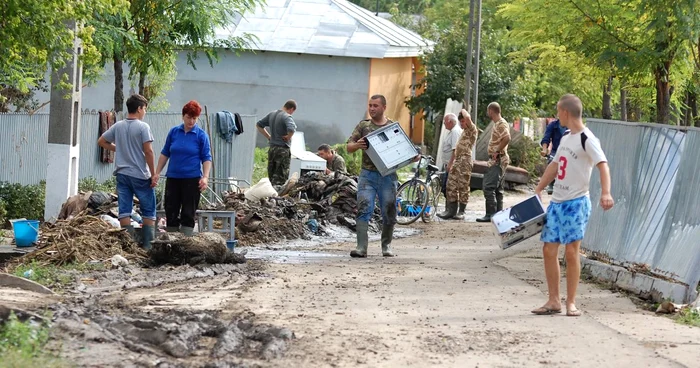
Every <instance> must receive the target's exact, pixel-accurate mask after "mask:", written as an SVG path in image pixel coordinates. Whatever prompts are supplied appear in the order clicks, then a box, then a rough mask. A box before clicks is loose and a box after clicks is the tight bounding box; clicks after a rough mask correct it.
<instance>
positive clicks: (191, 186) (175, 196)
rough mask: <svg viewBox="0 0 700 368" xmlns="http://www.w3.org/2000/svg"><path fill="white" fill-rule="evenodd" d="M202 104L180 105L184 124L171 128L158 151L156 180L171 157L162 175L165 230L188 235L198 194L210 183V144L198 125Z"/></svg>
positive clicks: (191, 228) (195, 210) (197, 201)
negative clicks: (163, 182) (163, 179)
mask: <svg viewBox="0 0 700 368" xmlns="http://www.w3.org/2000/svg"><path fill="white" fill-rule="evenodd" d="M201 113H202V106H200V105H199V103H198V102H197V101H194V100H192V101H190V102H188V103H186V104H185V106H183V107H182V121H183V123H182V124H180V125H178V126H175V127H173V128H171V129H170V131H169V132H168V137H167V138H166V139H165V145H164V146H163V149H162V150H161V151H160V158H159V159H158V167H157V168H156V176H155V179H156V180H155V181H156V183H157V182H158V178H159V176H160V172H161V171H163V167H165V164H166V163H167V162H168V160H170V164H169V165H168V171H167V172H166V174H165V176H166V177H167V179H166V181H165V203H164V205H165V218H166V221H167V231H168V232H176V231H180V232H182V233H183V234H185V235H188V236H191V235H192V232H193V231H194V220H195V213H196V212H197V207H198V206H199V193H200V192H201V191H203V190H204V189H206V188H207V186H208V185H209V171H210V170H211V145H210V143H209V136H207V133H206V132H205V131H204V129H202V128H200V127H199V126H198V125H197V119H198V118H199V114H201Z"/></svg>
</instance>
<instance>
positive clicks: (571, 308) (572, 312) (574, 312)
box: [566, 303, 582, 317]
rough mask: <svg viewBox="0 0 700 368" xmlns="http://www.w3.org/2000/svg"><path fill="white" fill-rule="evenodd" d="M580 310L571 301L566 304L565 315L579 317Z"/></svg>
mask: <svg viewBox="0 0 700 368" xmlns="http://www.w3.org/2000/svg"><path fill="white" fill-rule="evenodd" d="M581 314H582V313H581V310H579V309H578V308H576V305H575V304H573V303H571V304H568V303H567V304H566V315H567V316H569V317H579V316H581Z"/></svg>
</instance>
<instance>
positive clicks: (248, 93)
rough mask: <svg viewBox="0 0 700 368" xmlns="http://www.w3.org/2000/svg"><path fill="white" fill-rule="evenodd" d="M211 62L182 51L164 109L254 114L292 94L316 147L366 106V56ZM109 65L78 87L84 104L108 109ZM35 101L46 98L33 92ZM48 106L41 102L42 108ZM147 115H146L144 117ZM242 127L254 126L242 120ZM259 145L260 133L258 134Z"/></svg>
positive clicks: (262, 55) (343, 133)
mask: <svg viewBox="0 0 700 368" xmlns="http://www.w3.org/2000/svg"><path fill="white" fill-rule="evenodd" d="M220 56H221V59H220V61H219V62H218V63H216V64H214V66H213V67H210V66H209V63H208V61H207V60H206V59H205V58H201V59H199V60H197V62H196V65H197V69H196V70H195V69H193V68H192V67H191V66H189V65H187V63H186V57H185V54H184V53H182V54H180V56H179V58H178V61H177V71H178V73H177V78H176V80H175V82H174V83H173V85H172V89H171V90H170V91H169V92H168V93H167V95H166V98H167V100H168V102H169V103H170V107H169V108H168V111H180V109H181V107H182V106H183V105H184V104H185V103H186V102H187V101H189V100H191V99H195V100H197V101H199V102H200V103H201V104H202V105H207V107H208V109H209V112H210V113H213V112H217V111H221V110H229V111H231V112H238V113H241V114H251V115H257V116H258V119H259V118H261V117H262V116H264V115H265V114H267V113H268V112H270V111H272V110H275V109H278V108H280V107H281V106H282V105H283V104H284V102H285V101H286V100H287V99H290V98H292V99H294V100H296V101H297V103H298V105H299V109H298V110H297V112H296V113H295V114H294V119H295V121H296V123H297V126H298V127H299V130H300V131H303V132H304V135H305V137H306V142H307V146H309V147H310V148H311V149H312V150H315V149H316V147H317V146H318V145H320V144H321V143H330V144H333V143H340V142H344V141H345V140H346V139H347V137H348V136H349V135H350V133H351V132H352V130H353V128H354V127H355V125H356V124H357V122H358V121H360V120H361V119H363V118H364V115H365V112H366V109H367V97H368V96H367V94H368V89H369V65H370V60H369V59H364V58H348V57H337V56H334V57H329V56H321V55H305V54H293V53H278V52H261V51H258V52H256V53H250V52H246V53H241V54H240V55H239V56H237V55H236V54H235V53H233V52H230V51H223V52H221V53H220ZM124 73H125V82H124V95H125V99H126V98H127V97H128V96H129V94H130V92H133V91H134V90H137V87H136V82H134V83H133V86H132V83H131V82H129V81H128V80H126V78H127V77H128V68H126V67H125V72H124ZM113 86H114V71H113V68H112V65H111V64H110V65H108V66H107V67H106V68H105V75H104V77H103V78H102V79H101V80H100V81H99V82H97V83H94V84H93V85H90V86H87V87H85V88H84V89H83V102H82V106H83V108H85V109H96V110H99V109H102V110H107V109H111V108H112V106H113V104H114V103H113V100H114V96H113ZM38 99H39V100H40V101H44V100H48V94H47V95H46V96H38ZM48 108H50V107H49V106H47V107H45V108H44V109H45V110H42V111H47V109H48ZM145 120H146V121H148V119H147V118H146V119H145ZM244 128H245V129H246V131H247V132H251V133H253V132H254V129H255V127H253V126H245V127H244ZM256 136H257V141H258V145H259V146H262V145H264V144H265V143H264V139H263V138H262V137H261V136H260V135H259V134H257V135H256Z"/></svg>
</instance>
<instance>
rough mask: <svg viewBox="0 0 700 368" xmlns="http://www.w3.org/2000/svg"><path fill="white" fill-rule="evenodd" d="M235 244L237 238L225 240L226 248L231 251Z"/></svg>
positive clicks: (236, 243)
mask: <svg viewBox="0 0 700 368" xmlns="http://www.w3.org/2000/svg"><path fill="white" fill-rule="evenodd" d="M236 245H238V240H227V241H226V248H228V250H230V251H231V252H233V250H234V249H236Z"/></svg>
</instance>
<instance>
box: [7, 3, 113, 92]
mask: <svg viewBox="0 0 700 368" xmlns="http://www.w3.org/2000/svg"><path fill="white" fill-rule="evenodd" d="M126 6H127V2H126V0H84V1H61V0H5V1H2V2H0V40H2V41H0V55H2V57H1V58H0V103H2V101H6V100H7V99H8V98H9V97H15V96H16V95H18V94H20V95H24V96H26V95H27V94H28V93H30V90H31V89H32V88H35V87H38V86H39V83H40V81H43V80H44V78H45V76H46V72H47V70H48V69H49V68H51V69H53V70H56V69H59V68H61V67H62V66H64V65H65V63H66V61H67V60H69V59H71V58H72V57H73V55H72V48H73V47H72V46H73V39H74V36H75V35H74V32H73V31H72V30H70V29H69V28H68V27H67V26H66V25H67V23H68V22H72V21H75V22H77V23H78V24H85V23H86V22H87V21H88V20H89V19H91V18H92V14H93V13H95V12H97V13H101V14H116V13H119V12H121V11H124V10H125V9H126ZM93 31H94V29H93V28H92V27H90V26H84V27H80V28H79V33H78V36H79V37H80V38H81V41H82V45H83V46H82V49H83V56H82V63H83V67H84V69H85V71H86V73H88V74H89V75H90V73H93V72H94V71H95V70H96V69H95V67H96V65H97V64H98V60H99V53H98V52H97V49H96V48H95V46H94V44H93V41H92V34H93ZM39 87H40V86H39Z"/></svg>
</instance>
